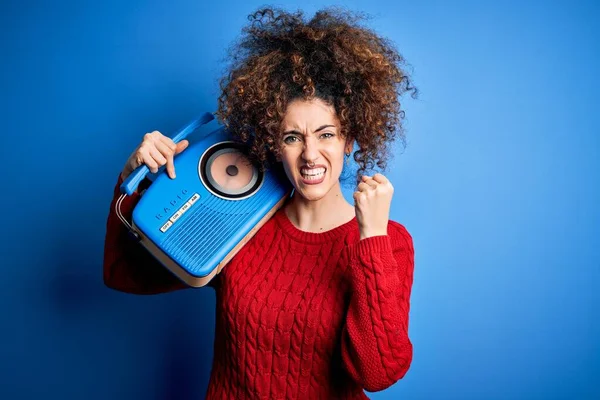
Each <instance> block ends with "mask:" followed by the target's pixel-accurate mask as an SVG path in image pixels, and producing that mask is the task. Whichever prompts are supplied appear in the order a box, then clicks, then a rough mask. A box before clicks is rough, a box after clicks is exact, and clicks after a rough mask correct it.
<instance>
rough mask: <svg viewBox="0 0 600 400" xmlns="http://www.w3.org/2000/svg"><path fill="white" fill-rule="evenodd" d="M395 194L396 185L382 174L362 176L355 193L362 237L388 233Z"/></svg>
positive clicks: (355, 206) (355, 204)
mask: <svg viewBox="0 0 600 400" xmlns="http://www.w3.org/2000/svg"><path fill="white" fill-rule="evenodd" d="M393 194H394V187H393V186H392V184H391V182H390V181H389V180H388V179H387V178H386V177H385V176H383V175H382V174H375V175H374V176H373V177H370V176H366V175H365V176H363V177H362V182H361V183H360V184H359V185H358V190H357V191H356V192H354V195H353V197H354V208H355V210H356V220H357V221H358V226H359V228H360V238H361V239H365V238H367V237H370V236H379V235H387V226H388V221H389V216H390V205H391V203H392V195H393Z"/></svg>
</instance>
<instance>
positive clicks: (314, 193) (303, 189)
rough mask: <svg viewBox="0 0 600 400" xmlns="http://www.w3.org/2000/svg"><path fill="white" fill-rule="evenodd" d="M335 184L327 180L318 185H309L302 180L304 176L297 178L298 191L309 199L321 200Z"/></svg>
mask: <svg viewBox="0 0 600 400" xmlns="http://www.w3.org/2000/svg"><path fill="white" fill-rule="evenodd" d="M332 186H333V185H330V184H329V182H328V181H327V180H325V181H323V182H321V183H319V184H317V185H307V184H305V183H303V182H302V178H298V179H297V180H296V185H295V189H296V192H297V193H298V194H299V195H300V196H302V197H303V198H305V199H306V200H309V201H316V200H321V199H322V198H323V197H325V196H326V195H327V193H329V191H330V190H331V188H332Z"/></svg>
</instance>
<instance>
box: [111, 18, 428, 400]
mask: <svg viewBox="0 0 600 400" xmlns="http://www.w3.org/2000/svg"><path fill="white" fill-rule="evenodd" d="M250 20H251V23H250V25H249V26H248V27H246V28H245V29H244V31H243V32H244V35H243V36H242V40H241V41H240V42H239V43H238V44H237V45H236V46H234V47H233V49H232V50H233V51H232V52H231V58H232V64H231V65H230V70H229V73H228V74H227V76H225V77H224V78H223V79H222V81H221V88H222V94H221V96H220V98H219V109H218V111H217V113H216V114H217V116H218V117H219V119H220V120H221V121H222V122H223V123H224V124H225V125H226V126H227V127H228V128H229V129H230V130H231V131H232V132H234V133H235V134H237V135H238V136H239V139H240V140H242V141H244V142H246V143H248V144H249V145H250V146H251V148H252V154H253V156H254V157H255V159H256V161H257V162H262V163H263V164H264V165H265V166H267V167H270V168H283V169H284V170H285V173H286V175H287V177H288V179H289V180H290V181H291V183H292V184H293V186H294V188H295V190H294V194H293V196H292V198H291V199H290V200H289V201H288V202H287V203H286V204H285V205H284V206H283V207H282V209H281V210H279V211H278V212H277V213H276V214H275V215H274V217H273V218H271V220H269V221H268V222H267V223H266V224H265V225H264V226H263V227H262V228H261V229H260V230H259V231H258V232H257V234H256V235H255V236H254V237H253V238H252V239H251V240H250V241H249V242H248V243H247V244H246V245H245V246H244V247H243V248H242V250H241V251H240V252H239V253H238V254H237V255H236V256H235V257H234V258H233V259H232V261H231V262H230V263H229V264H228V265H226V266H225V268H224V269H223V270H222V271H221V273H220V274H219V275H217V277H215V278H214V279H213V280H212V281H211V282H210V286H211V287H213V288H214V289H215V290H216V296H217V297H216V299H217V319H216V330H217V332H216V334H215V344H214V361H213V368H212V372H211V377H210V383H209V387H208V392H207V398H210V399H222V398H231V399H243V398H264V399H273V398H294V399H316V398H327V399H330V398H352V399H364V398H367V397H366V395H365V394H364V392H363V389H365V390H367V391H379V390H383V389H385V388H387V387H389V386H390V385H392V384H393V383H395V382H396V381H397V380H399V379H400V378H402V377H403V376H404V375H405V374H406V372H407V370H408V368H409V365H410V363H411V360H412V344H411V341H410V340H409V337H408V314H409V305H410V293H411V287H412V281H413V266H414V250H413V244H412V238H411V236H410V235H409V233H408V232H407V230H406V229H405V228H404V226H402V225H401V224H399V223H397V222H394V221H389V210H390V203H391V200H392V193H393V188H392V185H391V184H390V182H389V181H388V180H387V179H386V177H385V176H383V175H382V174H375V175H374V176H372V177H371V176H361V174H362V173H363V172H364V171H365V170H367V169H369V168H372V167H373V166H374V165H375V164H377V165H379V166H380V167H383V166H385V160H386V158H387V145H388V144H389V143H390V142H391V141H392V140H393V139H394V137H395V136H396V134H397V133H401V132H402V130H401V126H400V120H401V118H402V117H403V115H402V112H401V111H400V104H399V102H398V94H399V93H403V92H405V91H408V90H412V91H413V94H414V93H416V92H415V90H414V88H412V87H411V86H410V84H409V79H408V77H407V74H406V73H405V72H404V71H403V70H402V69H401V68H400V65H401V64H402V63H403V59H402V57H401V56H400V55H399V54H398V53H397V52H396V50H394V49H393V47H392V46H390V45H389V44H388V43H387V42H386V41H385V40H383V39H382V38H380V37H378V36H377V35H376V34H375V33H373V32H372V31H370V30H368V29H366V28H364V27H362V26H360V25H359V24H358V18H357V17H356V16H354V15H352V14H349V13H346V12H342V11H339V10H338V11H336V10H324V11H321V12H318V13H317V14H316V15H315V16H314V17H313V19H312V20H310V21H308V22H306V21H305V20H304V19H303V15H302V13H301V12H297V13H295V14H291V13H286V12H284V11H281V10H273V9H264V10H259V11H257V12H256V13H255V14H253V15H251V16H250ZM355 144H356V145H357V147H358V150H357V151H356V153H355V154H354V159H355V160H356V161H357V162H358V164H359V166H360V169H359V175H358V176H360V179H357V181H360V182H359V183H358V186H357V190H356V192H355V193H354V204H349V203H348V202H347V201H346V200H345V199H344V197H343V195H342V192H341V188H340V181H339V178H340V174H341V172H342V169H343V167H344V162H345V160H347V159H348V158H349V157H350V154H351V153H352V150H353V148H354V145H355ZM186 146H187V142H186V141H183V142H181V143H178V144H174V143H173V142H172V141H171V140H170V139H169V138H167V137H165V136H163V135H162V134H161V133H160V132H156V131H155V132H152V133H149V134H147V135H145V137H144V140H143V142H142V143H141V145H140V146H139V147H138V148H137V149H136V150H135V151H134V152H133V153H132V155H131V157H130V158H129V160H128V161H127V163H126V165H125V167H124V169H123V171H122V172H121V174H120V177H119V180H118V183H117V186H115V200H116V197H118V194H119V193H118V186H119V185H120V183H121V182H122V180H123V179H124V178H125V177H126V176H127V175H128V174H130V173H131V171H132V170H133V169H135V168H136V167H137V166H139V165H141V164H142V163H145V164H146V165H147V166H148V167H149V168H150V170H151V171H152V172H156V171H157V169H158V168H159V167H160V166H162V165H166V170H167V173H168V174H169V176H170V177H171V178H173V179H175V173H176V171H175V169H174V167H173V158H174V156H175V155H176V154H178V153H180V152H181V151H183V150H184V149H185V148H186ZM138 199H139V195H137V194H135V195H134V196H130V197H129V198H127V200H126V202H124V203H123V205H122V210H123V211H124V214H125V215H127V216H130V215H131V212H132V209H133V207H134V206H135V203H136V202H137V201H138ZM113 210H114V200H113V205H112V206H111V213H110V215H109V217H108V223H107V235H106V244H105V261H104V280H105V283H106V285H107V286H109V287H111V288H114V289H117V290H120V291H125V292H130V293H138V294H150V293H161V292H168V291H172V290H177V289H182V288H184V287H186V286H185V285H184V284H182V283H181V282H180V281H178V280H177V279H176V278H175V277H174V276H172V275H171V274H170V273H169V272H167V269H166V268H164V267H162V266H161V265H160V264H158V262H157V261H156V260H154V259H153V258H152V256H150V255H149V253H147V252H145V251H144V250H143V249H142V248H141V247H140V246H138V245H137V244H134V243H133V242H131V241H128V239H127V231H126V228H125V227H124V226H123V225H122V223H121V222H120V221H119V219H118V218H117V216H116V215H115V214H114V211H113Z"/></svg>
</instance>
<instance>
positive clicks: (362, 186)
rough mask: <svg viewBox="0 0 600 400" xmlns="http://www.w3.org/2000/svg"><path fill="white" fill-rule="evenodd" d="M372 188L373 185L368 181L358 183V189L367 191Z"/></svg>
mask: <svg viewBox="0 0 600 400" xmlns="http://www.w3.org/2000/svg"><path fill="white" fill-rule="evenodd" d="M371 189H372V187H371V186H370V185H369V184H368V183H365V182H361V183H359V184H358V191H359V192H366V191H368V190H371Z"/></svg>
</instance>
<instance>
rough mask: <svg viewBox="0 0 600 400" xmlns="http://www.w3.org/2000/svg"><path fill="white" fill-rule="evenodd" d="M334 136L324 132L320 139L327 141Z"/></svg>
mask: <svg viewBox="0 0 600 400" xmlns="http://www.w3.org/2000/svg"><path fill="white" fill-rule="evenodd" d="M334 136H335V135H334V134H333V133H330V132H325V133H323V134H322V135H321V138H323V139H329V138H332V137H334Z"/></svg>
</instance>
